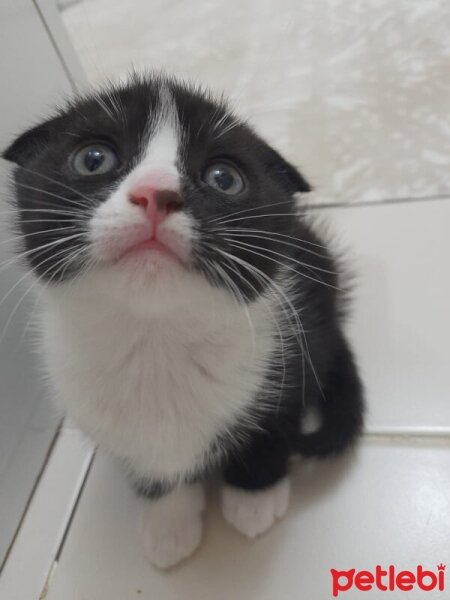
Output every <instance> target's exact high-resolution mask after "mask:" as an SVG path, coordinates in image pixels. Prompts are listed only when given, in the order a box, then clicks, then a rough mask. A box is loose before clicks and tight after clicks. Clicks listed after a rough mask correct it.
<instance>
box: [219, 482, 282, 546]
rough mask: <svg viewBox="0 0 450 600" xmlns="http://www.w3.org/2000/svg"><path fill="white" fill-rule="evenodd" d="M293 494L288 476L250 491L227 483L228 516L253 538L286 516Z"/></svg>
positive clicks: (223, 502)
mask: <svg viewBox="0 0 450 600" xmlns="http://www.w3.org/2000/svg"><path fill="white" fill-rule="evenodd" d="M289 496H290V482H289V479H288V478H287V477H286V478H284V479H282V480H281V481H278V482H277V483H276V484H275V485H273V486H271V487H268V488H265V489H263V490H257V491H248V490H243V489H240V488H236V487H233V486H229V485H225V486H224V487H223V488H222V492H221V505H222V512H223V516H224V517H225V520H226V521H227V522H228V523H229V524H230V525H232V526H233V527H235V528H236V529H237V530H238V531H239V532H240V533H242V534H244V535H245V536H247V537H249V538H255V537H256V536H258V535H260V534H262V533H264V532H265V531H267V530H268V529H269V528H270V527H271V526H272V525H273V524H274V523H275V521H276V519H280V518H281V517H282V516H284V514H285V512H286V510H287V508H288V505H289Z"/></svg>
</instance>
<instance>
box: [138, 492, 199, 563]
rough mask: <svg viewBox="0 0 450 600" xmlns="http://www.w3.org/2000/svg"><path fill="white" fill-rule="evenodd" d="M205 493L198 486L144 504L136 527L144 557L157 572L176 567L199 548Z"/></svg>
mask: <svg viewBox="0 0 450 600" xmlns="http://www.w3.org/2000/svg"><path fill="white" fill-rule="evenodd" d="M204 507H205V492H204V489H203V486H202V485H200V484H193V485H190V486H186V487H181V488H179V489H176V490H174V491H172V492H170V493H169V494H167V495H166V496H163V497H162V498H160V499H158V500H156V501H151V502H148V501H145V502H144V505H143V509H142V514H141V521H140V523H139V533H140V536H141V538H142V543H143V546H144V551H145V554H146V556H147V558H148V560H149V561H150V562H151V563H152V564H153V565H155V566H156V567H159V568H160V569H168V568H170V567H173V566H175V565H176V564H177V563H179V562H180V561H182V560H183V559H185V558H187V557H188V556H190V555H191V554H192V553H193V552H194V550H196V549H197V548H198V546H199V545H200V542H201V539H202V530H203V519H202V512H203V509H204Z"/></svg>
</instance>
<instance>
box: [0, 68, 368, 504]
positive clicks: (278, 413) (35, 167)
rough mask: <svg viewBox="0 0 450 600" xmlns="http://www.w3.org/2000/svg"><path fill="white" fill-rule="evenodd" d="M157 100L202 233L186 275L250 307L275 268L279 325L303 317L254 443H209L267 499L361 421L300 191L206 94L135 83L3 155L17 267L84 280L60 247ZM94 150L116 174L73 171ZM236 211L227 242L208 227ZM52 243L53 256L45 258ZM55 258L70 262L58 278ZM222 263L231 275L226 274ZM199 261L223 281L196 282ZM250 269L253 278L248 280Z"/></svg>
mask: <svg viewBox="0 0 450 600" xmlns="http://www.w3.org/2000/svg"><path fill="white" fill-rule="evenodd" d="M161 86H165V87H167V88H168V89H169V90H170V92H171V95H172V97H173V98H174V99H175V103H176V106H177V110H178V118H179V122H180V124H181V128H182V131H183V134H184V144H183V148H182V151H181V152H180V155H179V157H178V167H179V169H180V170H181V172H182V173H183V180H182V193H181V196H182V200H183V203H184V210H186V211H189V212H190V213H192V215H193V216H194V218H195V220H196V221H197V222H198V223H200V228H199V234H200V236H199V240H198V242H197V243H196V246H195V248H194V250H193V258H192V263H191V265H190V268H192V269H195V270H199V271H202V272H203V273H204V275H205V277H207V278H208V279H209V280H210V282H211V283H212V284H213V285H218V286H224V287H227V282H226V281H224V278H223V276H222V275H221V272H222V273H223V272H225V273H226V274H227V276H228V277H229V278H230V279H231V280H232V282H233V284H234V285H235V286H236V287H237V289H238V290H239V292H240V294H241V296H240V297H239V300H240V301H245V302H251V301H252V300H254V299H255V297H257V296H258V295H259V294H261V293H262V292H263V291H264V290H265V289H266V288H267V287H268V285H270V282H272V281H274V280H276V278H277V277H279V275H280V270H281V269H282V266H283V265H284V271H285V275H284V276H285V277H286V276H288V277H290V278H291V279H292V288H293V289H294V291H295V292H298V293H294V294H292V298H291V302H292V307H290V308H288V312H289V311H291V308H293V309H294V312H295V313H296V315H297V316H300V318H301V323H302V326H303V328H304V332H303V335H300V338H299V339H297V340H295V338H294V336H293V338H294V341H291V348H290V352H289V354H288V356H286V372H285V373H284V376H285V378H286V381H287V383H288V385H286V384H284V383H283V374H282V373H281V368H273V369H271V370H270V373H268V375H267V386H268V387H270V388H271V389H277V390H279V394H278V398H277V403H276V406H275V404H274V409H273V410H272V411H269V412H267V413H264V416H261V415H260V416H259V417H258V419H259V425H260V429H261V432H259V433H255V432H253V433H252V435H251V436H250V438H249V439H247V441H245V442H241V443H239V444H236V443H235V442H236V439H239V425H238V424H237V425H236V429H235V430H234V432H231V434H228V435H227V436H224V438H223V439H221V440H220V442H221V443H224V442H226V443H228V446H229V452H228V453H227V455H226V456H227V458H226V460H225V461H224V464H223V469H224V474H225V478H226V479H227V480H228V481H229V482H230V483H231V484H234V485H236V486H240V487H243V488H246V489H255V488H262V487H266V486H268V485H270V484H272V483H274V482H275V481H277V479H279V478H280V477H282V476H283V475H284V474H285V473H286V469H287V462H288V458H289V456H290V455H291V454H293V453H296V452H299V453H302V454H304V455H305V456H320V457H322V456H326V455H330V454H336V453H338V452H341V451H343V450H345V449H346V448H347V447H348V446H349V445H351V444H352V443H353V442H354V440H355V438H356V436H357V435H358V434H359V432H360V431H361V427H362V421H363V419H362V415H363V401H362V386H361V382H360V379H359V377H358V373H357V370H356V367H355V362H354V359H353V355H352V352H351V350H350V349H349V347H348V343H347V341H346V340H345V337H344V335H343V333H342V327H341V323H340V303H341V298H340V293H339V292H338V289H337V288H338V287H339V284H340V282H339V279H338V277H337V275H336V273H335V271H336V268H337V267H336V263H335V261H334V260H333V258H332V257H331V255H330V253H329V251H328V250H327V249H326V247H325V243H324V241H323V240H321V238H320V237H319V236H318V235H317V234H316V233H315V232H314V231H313V230H312V229H311V227H310V225H309V224H308V223H307V220H306V219H305V218H300V217H299V215H298V209H297V204H296V200H295V198H294V194H295V193H298V192H300V193H302V192H308V191H309V190H310V189H311V188H310V186H309V184H308V183H307V181H306V180H305V179H304V178H303V176H302V175H300V173H299V172H298V171H297V170H296V169H295V168H294V167H293V166H292V165H291V164H289V163H288V162H287V161H286V160H284V159H283V158H282V157H281V156H280V155H279V154H278V153H277V152H276V151H275V150H273V149H272V148H271V147H269V146H268V145H267V144H266V143H265V142H264V141H263V140H261V139H260V138H259V137H258V136H257V135H256V134H255V132H254V131H253V130H252V129H251V128H250V127H249V126H248V125H247V124H245V123H244V122H242V121H239V120H237V119H236V117H235V116H234V115H233V114H232V113H230V112H229V111H228V109H227V107H226V106H225V104H223V103H217V102H216V101H215V100H213V98H211V97H210V95H209V94H207V93H205V92H202V91H200V90H198V89H194V88H192V87H189V86H186V85H184V84H181V83H179V82H177V81H175V80H172V79H167V78H161V77H137V76H135V77H134V78H132V79H131V81H130V82H129V83H128V84H125V85H121V86H112V87H111V88H110V89H109V90H107V91H106V92H102V93H100V94H94V95H92V96H87V97H83V98H78V99H76V100H75V101H73V102H72V103H70V104H69V105H68V106H67V107H65V108H64V109H61V110H60V111H59V112H58V114H57V115H55V117H54V118H52V119H50V120H48V121H47V122H45V123H43V124H41V125H38V126H37V127H35V128H33V129H31V130H30V131H28V132H27V133H25V134H23V135H22V136H21V137H19V138H18V139H17V140H16V141H15V142H14V143H13V144H12V145H11V146H10V147H9V148H8V149H7V150H6V151H5V153H4V155H3V156H4V158H6V159H7V160H10V161H14V162H16V163H17V164H18V165H19V166H20V168H18V169H17V170H16V172H15V186H16V199H17V200H16V202H17V209H18V210H17V221H18V223H17V224H18V226H19V229H20V231H21V233H22V234H23V243H24V246H25V250H27V251H28V254H27V260H28V263H29V265H30V266H31V268H32V269H34V271H35V272H36V274H37V275H38V276H40V277H41V278H42V279H44V280H47V281H49V282H52V283H54V284H58V283H60V282H61V281H65V280H70V279H71V278H72V277H74V276H75V275H77V274H78V273H80V272H82V271H83V269H84V268H86V261H87V248H85V246H86V241H85V240H84V239H81V241H80V239H79V238H76V239H72V238H71V237H70V236H71V235H73V234H74V232H75V233H79V232H83V231H85V230H86V226H87V223H88V221H89V218H90V215H91V213H92V210H93V208H94V207H95V206H97V205H98V204H99V203H101V202H103V201H104V200H105V199H106V198H107V197H108V195H109V194H110V192H111V190H112V189H113V188H114V186H116V185H117V184H118V182H119V181H120V180H121V179H123V178H124V176H125V175H126V174H127V173H128V172H129V171H130V170H131V169H132V168H133V167H134V165H135V164H136V162H137V161H138V159H139V156H140V152H141V150H142V146H143V144H145V136H148V135H151V130H152V127H153V125H154V122H155V116H156V115H157V114H158V111H159V110H160V100H159V98H160V95H159V91H160V88H161ZM217 123H219V126H217ZM92 140H99V141H103V142H105V143H107V144H108V145H111V146H112V147H113V148H114V149H115V150H116V152H117V154H118V157H119V160H120V165H119V167H118V168H117V169H116V170H114V171H112V172H110V173H107V174H105V175H97V176H95V177H83V176H81V175H77V174H76V173H75V172H74V171H73V169H72V168H71V166H70V157H71V156H72V155H73V153H74V151H75V150H76V149H77V148H79V147H80V146H82V145H83V144H86V143H87V142H89V141H92ZM217 158H221V159H225V160H231V161H233V162H234V163H235V164H236V165H238V166H239V168H240V169H241V171H242V172H243V174H244V176H245V179H246V189H245V190H244V191H243V192H242V193H241V194H240V195H239V199H238V200H237V199H235V198H233V199H230V198H228V197H226V196H224V195H223V194H221V193H219V192H216V191H215V190H213V189H211V188H209V187H207V186H206V185H205V184H204V182H203V181H202V173H203V172H204V170H205V168H206V167H207V166H208V164H210V163H211V162H212V161H213V160H217ZM61 211H63V212H61ZM64 211H67V214H66V213H65V212H64ZM237 211H242V212H241V213H240V214H237V215H236V216H235V217H233V216H231V217H230V219H233V218H234V219H236V220H235V221H232V220H230V222H229V224H228V225H227V229H228V230H229V231H228V232H227V233H226V235H224V234H223V231H221V227H219V226H218V225H215V224H214V223H215V222H217V221H214V219H217V218H221V217H226V216H228V215H233V214H234V213H236V212H237ZM54 229H58V231H53V230H54ZM255 231H256V233H255ZM261 232H262V233H261ZM30 234H32V235H30ZM261 235H262V236H263V238H261V237H258V236H261ZM288 236H289V237H288ZM230 238H231V240H234V241H236V242H237V244H236V245H233V244H232V243H230ZM56 239H57V240H59V241H60V243H59V244H58V245H57V246H52V245H48V244H51V242H53V241H55V240H56ZM45 244H47V245H48V246H47V247H45ZM253 246H257V247H258V249H257V250H255V248H254V247H253ZM66 250H67V251H68V250H74V251H75V250H80V252H79V254H78V255H77V257H76V260H75V259H74V260H72V261H70V262H68V263H67V264H66V265H64V268H63V269H61V256H64V251H66ZM221 251H222V252H225V253H228V254H230V255H232V256H233V257H235V258H236V259H237V260H238V262H237V263H236V262H233V263H230V261H227V260H226V259H224V255H223V254H222V253H221ZM205 258H207V259H208V261H209V263H210V264H213V265H219V266H220V267H221V269H222V271H220V270H219V269H217V270H216V271H213V272H211V270H208V269H206V268H205V264H204V259H205ZM247 264H248V265H250V267H249V268H247V266H246V265H247ZM302 265H303V267H302ZM254 268H256V269H257V270H258V271H257V272H258V273H262V275H259V276H257V275H255V272H254V270H253V269H254ZM296 318H297V317H296V316H295V315H292V314H291V316H290V317H289V319H290V320H291V323H290V325H291V328H292V330H293V331H295V330H296V329H298V327H297V323H296ZM261 394H262V396H264V390H261ZM255 400H256V403H257V400H258V399H257V398H256V399H255ZM308 406H313V407H316V408H317V407H318V408H319V410H320V414H321V415H322V421H323V423H322V427H321V429H320V430H319V431H318V432H316V433H313V434H309V435H306V434H301V433H299V423H300V420H301V417H302V415H303V414H304V411H305V409H306V408H307V407H308ZM152 485H153V486H154V484H152ZM164 489H165V487H164V484H161V485H160V486H159V485H157V486H156V488H155V487H152V488H151V489H150V488H148V487H146V485H145V484H144V483H143V484H142V486H141V488H140V490H141V492H142V493H145V494H149V495H155V494H156V496H158V495H160V494H161V493H162V492H161V490H164Z"/></svg>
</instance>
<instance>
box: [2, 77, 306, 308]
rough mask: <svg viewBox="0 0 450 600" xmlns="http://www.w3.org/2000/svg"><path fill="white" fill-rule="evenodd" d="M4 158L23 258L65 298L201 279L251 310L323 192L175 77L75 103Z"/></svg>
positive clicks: (146, 80)
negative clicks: (64, 289) (67, 289)
mask: <svg viewBox="0 0 450 600" xmlns="http://www.w3.org/2000/svg"><path fill="white" fill-rule="evenodd" d="M3 156H4V158H6V159H7V160H10V161H13V162H15V163H17V165H18V166H19V168H17V169H16V171H15V177H14V185H15V204H14V208H15V211H16V215H17V224H18V226H19V231H20V234H21V238H22V240H23V246H24V251H25V252H24V256H25V257H26V259H27V261H28V264H29V265H30V267H31V268H32V269H33V271H34V272H35V273H36V275H37V276H38V277H40V278H41V279H42V280H43V281H45V282H46V283H48V284H49V285H55V286H63V285H65V284H66V283H67V282H72V283H73V282H74V281H76V280H81V279H83V278H84V277H88V276H89V277H91V278H93V277H94V278H97V280H99V279H101V278H102V277H103V276H105V277H106V276H107V278H108V281H109V282H111V281H114V280H116V281H117V282H118V285H121V286H123V285H124V282H126V281H128V282H131V281H133V280H134V279H141V280H142V281H144V280H145V282H146V285H147V284H148V285H149V286H152V285H157V283H158V282H160V281H162V280H164V281H165V282H167V281H169V280H172V281H175V280H176V279H177V278H186V277H192V278H197V280H198V279H199V277H200V278H202V280H207V281H208V282H209V284H210V285H211V286H219V287H223V288H224V289H227V290H228V291H230V293H232V294H235V295H236V294H237V291H238V292H239V294H240V295H241V297H242V298H245V299H252V298H254V296H255V295H256V294H259V293H261V291H262V290H263V289H264V288H265V287H266V285H268V283H269V282H270V281H271V280H272V278H273V277H274V276H275V274H276V272H277V269H279V263H280V261H279V260H277V259H276V256H277V253H279V254H281V255H283V254H285V253H286V250H287V247H286V244H285V243H284V244H283V238H282V237H281V236H283V235H289V234H292V232H293V231H295V230H296V228H297V227H298V216H297V210H296V199H295V197H294V195H295V193H296V192H306V191H308V190H309V189H310V188H309V185H308V183H307V182H306V181H305V180H304V179H303V177H302V176H301V175H300V174H299V173H298V171H297V170H296V169H295V168H294V167H293V166H292V165H290V164H289V163H287V162H286V161H285V160H284V159H283V158H282V157H281V156H280V155H279V154H278V153H277V152H276V151H275V150H273V149H272V148H271V147H270V146H268V145H267V144H266V143H265V142H264V141H262V140H261V139H260V138H259V137H258V136H257V135H256V134H255V133H254V132H253V131H252V129H251V128H250V127H249V126H248V125H246V124H245V123H244V122H242V121H240V120H239V119H237V118H236V116H235V115H234V114H232V113H231V112H230V111H229V110H228V108H227V107H226V105H225V104H224V103H222V102H217V101H215V100H213V99H212V97H211V96H210V95H209V94H208V93H205V92H203V91H201V90H198V89H194V88H192V87H189V86H186V85H185V84H182V83H180V82H177V81H175V80H172V79H169V78H166V77H162V76H146V77H137V76H134V77H133V78H131V80H130V81H129V83H127V84H123V85H117V86H111V87H109V89H107V90H105V91H102V92H100V93H95V94H92V95H90V96H86V97H83V98H79V99H77V100H75V101H72V102H71V103H70V104H68V106H66V107H65V108H64V109H62V110H60V111H59V113H58V114H57V115H56V116H55V117H54V118H52V119H49V120H47V121H45V122H44V123H42V124H39V125H38V126H36V127H34V128H33V129H31V130H29V131H27V132H26V133H24V134H23V135H21V136H20V137H19V138H18V139H17V140H16V141H15V142H14V143H13V144H12V145H11V146H10V147H9V148H8V149H7V150H6V151H5V152H4V155H3ZM93 280H95V279H93Z"/></svg>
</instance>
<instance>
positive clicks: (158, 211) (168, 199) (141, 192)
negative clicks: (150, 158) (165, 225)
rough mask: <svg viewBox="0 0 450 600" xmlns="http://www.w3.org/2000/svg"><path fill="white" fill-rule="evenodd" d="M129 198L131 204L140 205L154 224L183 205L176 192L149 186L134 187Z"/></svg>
mask: <svg viewBox="0 0 450 600" xmlns="http://www.w3.org/2000/svg"><path fill="white" fill-rule="evenodd" d="M129 198H130V202H131V203H132V204H137V205H138V206H142V208H143V209H144V210H145V212H146V213H147V216H148V217H149V219H150V220H151V221H152V222H153V223H155V224H157V223H160V222H161V221H164V219H165V218H166V217H167V216H168V215H170V214H171V213H173V212H175V211H177V210H180V208H181V207H182V205H183V203H182V201H181V198H180V195H179V194H178V193H177V192H175V191H173V190H161V189H155V188H152V187H149V186H140V187H137V188H135V189H134V190H133V191H132V192H131V194H130V197H129Z"/></svg>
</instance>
